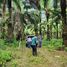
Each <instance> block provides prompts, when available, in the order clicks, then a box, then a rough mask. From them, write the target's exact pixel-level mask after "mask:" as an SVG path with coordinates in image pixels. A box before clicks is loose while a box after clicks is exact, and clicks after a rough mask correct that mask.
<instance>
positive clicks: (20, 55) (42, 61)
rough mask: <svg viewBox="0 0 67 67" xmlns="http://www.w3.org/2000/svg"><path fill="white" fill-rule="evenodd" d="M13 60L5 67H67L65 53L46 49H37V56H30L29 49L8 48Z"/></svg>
mask: <svg viewBox="0 0 67 67" xmlns="http://www.w3.org/2000/svg"><path fill="white" fill-rule="evenodd" d="M7 50H9V51H11V52H12V57H13V59H12V60H11V61H10V62H8V63H7V64H6V66H7V67H67V52H65V51H56V50H53V51H49V50H48V49H47V48H46V47H44V46H43V47H42V48H38V49H37V51H38V56H32V50H31V48H26V47H24V46H23V47H21V48H20V49H18V48H8V49H7Z"/></svg>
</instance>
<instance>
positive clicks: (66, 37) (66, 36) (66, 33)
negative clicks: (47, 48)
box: [61, 0, 67, 46]
mask: <svg viewBox="0 0 67 67" xmlns="http://www.w3.org/2000/svg"><path fill="white" fill-rule="evenodd" d="M61 16H62V22H63V35H62V37H63V43H64V45H65V46H67V21H66V0H61Z"/></svg>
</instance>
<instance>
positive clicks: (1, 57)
mask: <svg viewBox="0 0 67 67" xmlns="http://www.w3.org/2000/svg"><path fill="white" fill-rule="evenodd" d="M11 59H12V57H11V52H9V51H4V50H0V64H1V65H3V64H5V62H8V61H10V60H11Z"/></svg>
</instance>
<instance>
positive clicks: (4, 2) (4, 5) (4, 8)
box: [1, 0, 6, 38]
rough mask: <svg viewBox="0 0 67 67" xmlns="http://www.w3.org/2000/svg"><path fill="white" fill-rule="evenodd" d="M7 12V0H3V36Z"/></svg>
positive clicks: (3, 34) (3, 35)
mask: <svg viewBox="0 0 67 67" xmlns="http://www.w3.org/2000/svg"><path fill="white" fill-rule="evenodd" d="M5 12H6V0H3V12H2V19H3V20H2V30H1V32H2V38H4V37H5V28H4V27H5Z"/></svg>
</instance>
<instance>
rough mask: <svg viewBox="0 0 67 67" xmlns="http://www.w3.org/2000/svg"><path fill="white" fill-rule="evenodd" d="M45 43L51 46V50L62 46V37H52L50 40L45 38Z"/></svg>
mask: <svg viewBox="0 0 67 67" xmlns="http://www.w3.org/2000/svg"><path fill="white" fill-rule="evenodd" d="M43 45H45V46H46V47H48V48H49V50H50V49H51V50H54V49H59V48H62V47H63V45H62V39H51V40H50V41H47V40H44V41H43Z"/></svg>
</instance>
